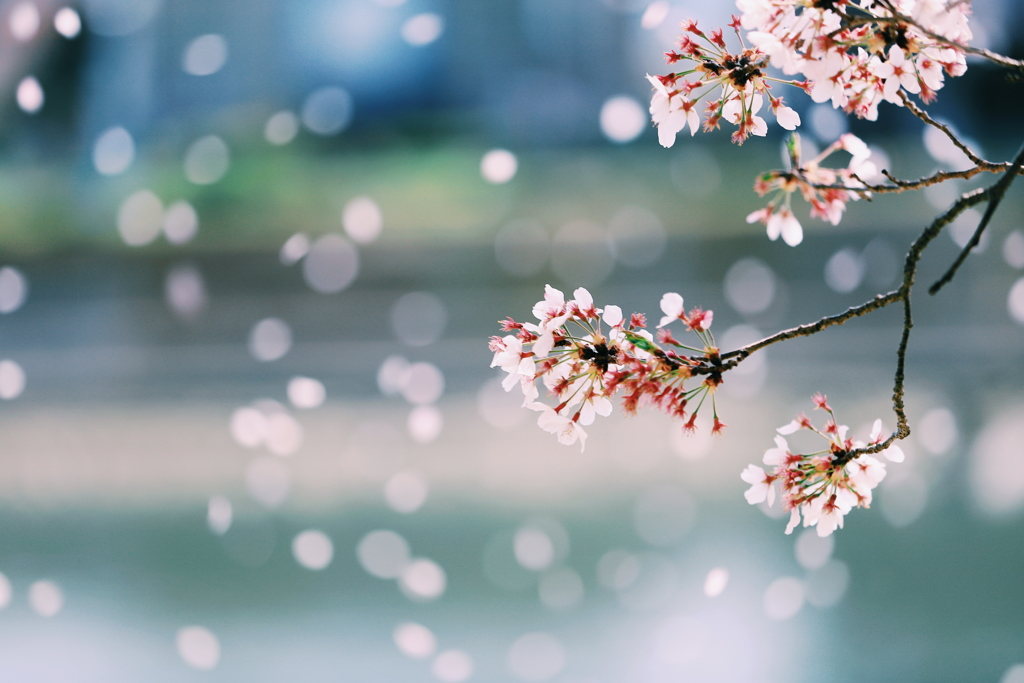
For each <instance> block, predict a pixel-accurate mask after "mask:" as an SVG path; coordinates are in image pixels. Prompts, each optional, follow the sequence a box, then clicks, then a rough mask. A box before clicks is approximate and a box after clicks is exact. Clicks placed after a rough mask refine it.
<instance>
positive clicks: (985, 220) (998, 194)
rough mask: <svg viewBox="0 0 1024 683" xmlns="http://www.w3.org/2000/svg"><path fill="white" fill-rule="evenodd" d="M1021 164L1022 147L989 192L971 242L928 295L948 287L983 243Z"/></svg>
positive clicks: (1023, 154) (1023, 152)
mask: <svg viewBox="0 0 1024 683" xmlns="http://www.w3.org/2000/svg"><path fill="white" fill-rule="evenodd" d="M1021 164H1024V146H1021V148H1020V151H1018V152H1017V158H1016V159H1014V160H1013V165H1012V166H1011V167H1010V170H1009V171H1008V172H1007V174H1006V175H1004V176H1003V177H1002V178H1000V179H999V182H998V183H996V184H995V185H993V186H992V188H991V191H990V192H989V201H988V206H987V207H985V215H983V216H982V217H981V222H980V223H978V227H977V228H976V229H975V231H974V234H973V235H972V236H971V239H970V241H968V242H967V244H966V245H965V246H964V248H963V249H962V250H961V251H960V255H959V256H958V257H957V259H956V261H954V262H953V265H951V266H950V267H949V270H947V271H946V272H945V273H944V274H943V276H942V277H940V278H939V279H938V280H936V281H935V283H934V284H933V285H932V286H931V287H929V288H928V293H929V294H931V295H933V296H934V295H935V294H937V293H938V292H939V290H940V289H942V288H943V287H944V286H946V285H947V284H948V283H949V282H950V281H951V280H952V279H953V277H954V276H956V272H957V271H958V270H959V269H960V266H961V264H963V262H964V261H965V260H967V256H968V254H970V253H971V250H972V249H974V248H975V247H976V246H978V243H979V242H981V234H982V233H983V232H985V228H986V227H988V224H989V221H991V220H992V216H993V215H994V214H995V212H996V209H997V208H998V207H999V203H1000V202H1001V201H1003V197H1004V196H1005V195H1006V191H1007V190H1008V189H1010V184H1011V183H1013V180H1014V178H1016V177H1017V173H1018V172H1019V171H1020V168H1021Z"/></svg>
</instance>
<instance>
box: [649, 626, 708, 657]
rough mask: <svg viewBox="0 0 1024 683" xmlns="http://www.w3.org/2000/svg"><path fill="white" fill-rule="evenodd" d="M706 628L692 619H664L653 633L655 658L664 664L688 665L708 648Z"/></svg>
mask: <svg viewBox="0 0 1024 683" xmlns="http://www.w3.org/2000/svg"><path fill="white" fill-rule="evenodd" d="M707 641H708V634H707V630H706V627H705V626H704V625H702V624H701V622H699V621H697V620H696V619H693V618H692V617H685V616H673V617H669V618H668V619H665V620H664V621H662V622H661V624H660V625H659V626H658V628H657V630H656V631H655V632H654V638H653V643H652V645H653V647H652V649H653V651H654V655H655V657H657V658H658V659H659V660H660V661H662V662H665V663H666V664H674V665H679V664H689V663H691V662H694V661H696V660H699V659H700V658H701V655H703V654H704V653H705V652H706V648H707V646H708V642H707Z"/></svg>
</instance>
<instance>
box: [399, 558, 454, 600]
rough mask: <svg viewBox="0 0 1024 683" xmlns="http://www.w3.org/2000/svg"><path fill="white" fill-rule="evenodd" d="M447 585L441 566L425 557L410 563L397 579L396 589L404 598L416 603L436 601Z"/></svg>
mask: <svg viewBox="0 0 1024 683" xmlns="http://www.w3.org/2000/svg"><path fill="white" fill-rule="evenodd" d="M447 584H448V579H447V577H446V576H445V573H444V570H443V569H441V566H440V565H439V564H437V563H436V562H434V561H433V560H428V559H426V558H425V557H421V558H419V559H415V560H413V561H411V562H410V563H409V564H407V565H406V566H405V568H404V569H403V570H402V574H401V575H400V576H399V577H398V587H399V588H400V589H401V590H402V593H403V594H404V595H405V597H407V598H409V599H410V600H416V601H417V602H426V601H428V600H436V599H437V598H439V597H441V595H442V594H443V593H444V589H445V587H446V586H447Z"/></svg>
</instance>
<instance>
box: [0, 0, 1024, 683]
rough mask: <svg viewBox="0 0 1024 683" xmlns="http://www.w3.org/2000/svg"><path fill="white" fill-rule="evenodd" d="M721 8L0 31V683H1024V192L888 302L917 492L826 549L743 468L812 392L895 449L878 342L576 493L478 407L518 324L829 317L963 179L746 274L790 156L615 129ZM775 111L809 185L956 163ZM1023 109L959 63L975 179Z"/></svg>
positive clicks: (313, 12) (24, 7) (373, 1)
mask: <svg viewBox="0 0 1024 683" xmlns="http://www.w3.org/2000/svg"><path fill="white" fill-rule="evenodd" d="M1020 9H1021V6H1020V4H1019V3H1017V2H1010V1H1003V2H986V3H982V4H979V5H978V6H976V7H975V12H976V15H975V17H974V20H973V23H972V28H973V29H974V32H975V37H976V40H975V44H977V45H982V46H986V47H989V48H991V49H994V50H997V51H1001V52H1003V53H1005V54H1010V55H1013V56H1016V57H1021V56H1022V54H1024V43H1022V35H1024V33H1022V22H1024V20H1022V18H1021V17H1022V14H1021V12H1020ZM732 11H734V10H733V8H732V7H731V6H730V5H728V4H727V3H718V4H712V3H696V2H688V1H683V2H665V1H664V0H658V1H655V2H648V1H647V0H543V1H542V0H492V1H491V2H486V3H479V2H468V1H464V0H305V1H302V2H300V1H298V0H252V1H251V2H246V3H239V2H225V1H213V0H211V1H209V2H201V3H200V2H184V1H182V0H88V1H85V2H81V3H79V4H73V5H70V6H67V5H65V4H63V3H60V2H53V1H51V0H32V1H25V0H15V1H11V0H6V1H3V2H0V96H2V100H0V101H2V104H0V399H2V402H0V680H3V681H17V682H28V681H104V682H114V681H138V680H145V681H183V680H218V681H221V680H222V681H241V680H266V681H309V682H314V681H335V680H358V681H435V680H440V681H446V682H452V683H458V682H459V681H464V680H478V681H555V682H556V683H615V682H619V681H623V682H626V681H628V682H633V681H643V682H647V681H650V682H652V683H653V682H662V681H665V682H668V681H691V680H692V681H782V680H786V681H820V680H829V681H863V680H871V681H885V680H894V681H897V680H898V681H963V680H977V681H1003V682H1004V683H1021V681H1024V582H1022V580H1021V579H1022V576H1024V546H1022V538H1024V515H1022V513H1024V445H1022V444H1024V391H1022V388H1021V379H1022V377H1024V277H1022V276H1024V273H1022V270H1024V226H1022V225H1021V216H1022V215H1024V214H1022V210H1024V191H1022V190H1021V188H1020V187H1014V188H1013V189H1012V190H1011V191H1010V193H1009V194H1008V196H1007V198H1006V200H1005V202H1004V204H1003V206H1002V207H1001V209H1000V211H999V213H998V214H997V216H996V218H995V220H994V221H993V223H992V225H991V227H990V230H989V232H988V235H987V237H986V239H984V240H983V241H982V245H981V248H980V249H979V250H978V253H977V254H975V255H973V256H972V257H971V258H970V259H969V260H968V261H967V263H966V265H965V267H964V269H963V270H962V272H961V273H960V274H959V275H958V277H957V279H956V281H954V283H953V284H952V285H951V286H949V287H947V288H946V289H945V290H944V291H943V292H942V293H941V294H940V295H939V296H937V297H934V298H932V297H928V296H927V294H925V293H924V291H923V290H922V291H921V292H919V293H917V294H916V297H915V300H914V303H915V307H916V308H915V310H916V321H915V322H916V326H915V328H914V334H913V336H912V338H911V343H910V351H909V356H908V384H907V404H908V412H909V414H910V419H911V425H912V427H913V429H914V433H913V435H912V436H911V438H910V439H909V440H908V441H907V443H906V445H905V447H904V450H905V451H906V452H907V455H908V457H907V460H906V462H904V463H902V464H899V465H890V467H889V474H888V477H887V478H886V480H885V481H884V482H883V483H882V485H881V487H880V489H879V490H878V492H877V496H876V503H875V504H874V505H873V506H872V508H871V509H870V510H857V511H855V512H853V513H851V514H850V515H849V516H848V518H847V528H846V529H844V530H842V531H840V532H838V533H837V534H835V535H834V536H833V537H831V538H829V539H819V538H817V536H816V535H815V534H814V532H813V530H811V531H810V532H802V531H801V530H798V531H797V532H796V533H794V535H793V536H785V535H784V534H783V528H784V525H785V520H784V519H780V518H779V513H778V512H777V511H772V510H768V509H764V510H760V509H755V508H752V507H750V506H748V505H747V504H746V503H745V501H744V500H743V498H742V492H743V490H744V488H745V487H746V485H745V484H743V482H741V481H740V479H739V472H740V471H741V470H742V469H743V468H744V467H745V466H746V465H747V464H749V463H752V462H757V461H759V459H760V457H761V454H762V453H763V452H764V450H766V449H767V448H769V447H771V446H772V445H773V444H772V437H773V435H774V429H775V427H777V426H779V425H782V424H785V423H786V422H788V421H789V420H790V419H792V417H793V416H794V415H795V414H796V413H799V412H801V411H809V410H810V401H809V397H810V395H811V394H812V393H813V392H816V391H822V392H825V393H826V394H828V396H829V398H830V402H831V403H832V405H833V406H834V407H835V408H836V410H837V412H838V416H839V418H840V420H841V421H843V422H846V423H848V424H850V426H851V428H852V429H853V430H854V431H855V433H856V435H858V436H859V437H861V438H864V437H866V436H867V433H868V431H869V429H870V424H871V422H872V421H873V420H874V419H875V418H876V417H882V418H883V420H885V421H887V422H888V424H889V426H890V427H891V426H892V422H893V419H892V414H891V408H890V403H889V395H890V393H891V383H892V374H893V370H894V362H895V348H896V343H897V341H898V336H899V323H900V318H899V312H898V311H895V310H894V311H883V312H880V313H878V314H875V315H872V316H869V317H867V318H865V319H860V320H856V321H854V322H852V323H850V324H848V325H846V326H844V327H843V328H839V329H834V330H831V331H828V332H826V333H824V334H822V335H819V336H817V337H814V338H810V339H802V340H798V341H794V342H792V343H788V344H783V345H779V346H776V347H772V348H771V349H769V350H768V351H767V352H766V353H762V354H759V355H758V356H756V357H754V358H752V359H751V360H750V361H748V362H747V363H745V364H744V365H743V366H741V368H740V369H738V370H737V371H735V372H734V373H731V374H730V375H729V376H727V377H726V382H725V384H724V385H723V387H722V391H721V394H720V396H719V403H718V405H719V410H720V412H721V414H722V417H723V419H724V421H725V422H726V423H728V424H729V428H728V429H727V431H726V434H725V435H724V436H723V437H722V438H720V439H711V438H710V437H709V436H708V434H707V428H706V426H705V428H704V429H703V430H702V431H699V432H698V433H697V434H696V435H695V436H684V435H683V434H682V431H681V427H680V425H679V424H678V423H673V422H671V421H670V420H668V419H665V418H663V417H662V416H660V415H655V414H641V415H640V416H638V417H635V418H628V419H627V418H623V417H621V415H618V414H615V415H613V416H612V417H611V418H609V419H606V420H603V421H601V422H599V423H598V424H596V425H594V427H593V428H592V429H591V430H590V434H591V436H590V440H589V441H588V443H587V449H586V452H584V453H580V452H579V451H578V450H577V448H576V447H562V446H559V445H558V444H557V443H555V442H554V439H553V437H551V435H548V434H545V433H542V432H541V431H540V430H539V429H538V428H537V427H536V425H535V419H534V414H533V413H529V412H528V411H524V410H522V409H520V408H519V405H518V404H519V401H517V400H516V398H515V397H514V396H512V395H510V394H505V393H504V392H503V391H502V390H501V387H500V377H498V375H497V374H496V373H495V371H494V370H491V369H489V368H488V364H489V362H490V353H489V352H488V351H487V339H488V337H489V336H490V335H492V334H496V333H497V332H498V327H497V324H496V321H497V320H499V319H501V318H504V317H505V316H509V315H511V316H512V317H514V318H516V319H518V320H526V319H528V318H529V316H530V309H531V306H532V304H533V303H534V302H535V301H537V300H538V299H539V298H541V295H542V293H543V286H544V284H545V283H551V284H552V285H554V286H557V287H559V288H561V289H563V290H565V291H566V293H569V292H571V291H572V290H573V289H575V288H576V287H577V286H581V285H583V286H587V287H589V288H590V291H591V292H592V293H593V294H594V298H595V300H596V303H597V304H598V305H604V304H610V303H614V304H618V305H620V306H622V307H623V309H624V310H627V311H629V310H635V311H639V312H644V313H647V314H648V315H650V316H653V315H656V314H658V309H657V306H658V301H659V299H660V297H661V295H662V294H663V293H664V292H666V291H678V292H680V293H681V294H683V296H684V297H685V299H686V302H687V304H688V305H691V306H693V305H700V306H703V307H705V308H712V309H714V311H715V324H714V328H713V329H714V331H715V332H716V335H717V336H718V340H719V341H720V342H721V344H722V346H723V347H724V348H735V347H736V346H739V345H742V344H744V343H747V342H749V341H752V340H754V339H757V338H759V337H760V336H763V335H765V334H769V333H772V332H774V331H776V330H778V329H781V328H783V327H786V326H790V325H795V324H799V323H802V322H808V321H811V320H814V319H816V318H818V317H820V316H822V315H826V314H829V313H835V312H838V311H840V310H843V309H844V308H846V307H847V306H850V305H854V304H857V303H860V302H861V301H863V300H866V299H867V298H870V297H871V296H873V295H874V294H875V293H878V292H881V291H888V289H889V288H891V287H893V286H894V285H895V283H896V282H897V278H898V276H899V273H900V272H901V264H902V255H903V253H904V252H905V250H906V248H907V245H908V244H909V242H910V241H911V240H912V239H913V238H914V236H915V235H916V234H917V233H918V232H919V231H920V230H921V229H922V227H923V226H924V225H926V224H927V223H928V222H929V221H930V219H931V217H933V216H934V215H935V214H936V213H937V212H938V211H941V210H942V209H944V208H945V207H947V206H948V205H949V204H950V203H951V202H952V201H953V200H954V199H955V197H956V195H957V194H958V193H959V192H962V191H965V190H967V189H970V188H972V187H978V186H980V185H982V184H986V183H991V182H993V181H994V178H993V177H979V178H976V179H975V180H973V181H970V182H958V183H950V184H947V185H943V186H939V187H934V188H931V189H929V191H927V192H923V193H917V194H914V195H900V196H883V197H877V198H875V199H874V200H873V201H871V202H864V201H862V202H858V203H856V204H853V205H851V206H850V207H849V209H848V211H847V215H846V217H845V218H844V220H843V222H842V224H841V225H840V226H838V227H832V226H829V225H823V224H820V223H819V222H812V221H811V220H810V219H808V218H807V215H806V210H805V209H803V208H800V209H798V210H797V214H798V216H799V217H800V219H801V221H802V222H803V224H804V229H805V231H806V233H807V237H806V239H805V241H804V243H803V244H801V245H800V246H799V247H797V248H795V249H792V248H789V247H787V246H785V245H784V244H781V243H772V242H769V241H768V240H767V238H766V237H765V236H764V233H763V229H762V228H761V227H759V226H749V225H747V224H746V223H745V221H744V218H745V216H746V215H747V214H748V213H749V212H751V211H753V210H755V209H757V208H759V207H760V206H762V205H763V204H762V202H761V200H759V199H758V197H757V196H756V195H755V194H754V193H753V191H752V189H751V186H752V183H753V179H754V178H755V177H756V175H757V174H758V173H759V172H762V171H764V170H768V169H771V168H775V167H778V166H779V165H780V164H781V163H782V157H781V153H780V152H781V135H780V131H778V129H777V128H776V127H774V126H772V130H771V132H770V133H769V136H768V138H767V139H752V140H750V141H748V142H747V143H746V144H745V145H744V146H743V147H742V148H738V147H736V146H733V145H730V144H729V142H728V135H727V134H726V133H723V132H716V133H714V134H710V135H704V134H702V135H698V136H697V137H696V138H693V139H691V138H689V136H684V137H685V139H684V137H681V138H680V139H679V141H678V142H677V144H676V145H675V146H674V147H673V148H672V149H669V150H666V149H663V148H661V147H660V146H659V145H658V143H657V136H656V133H655V131H654V130H653V128H652V127H651V126H650V124H649V121H648V118H647V113H646V110H647V100H648V98H649V96H650V89H649V84H648V83H647V81H646V79H644V77H643V76H644V74H645V73H652V74H653V73H662V72H664V71H665V67H664V65H663V62H662V58H661V54H662V52H663V51H664V50H666V49H669V47H670V46H671V44H672V42H673V40H674V38H675V36H676V32H677V26H678V22H679V21H680V20H681V19H683V18H686V17H689V16H692V17H695V18H697V19H699V20H700V22H701V25H702V26H715V25H722V24H724V23H726V22H727V21H728V15H729V14H730V12H732ZM783 94H785V95H786V98H787V102H788V103H789V104H791V105H792V106H794V107H796V108H797V109H798V110H799V111H800V113H801V116H802V117H803V120H804V125H803V126H802V135H803V139H804V144H805V146H807V147H809V148H813V147H818V148H823V147H824V146H826V145H828V144H829V143H830V142H831V141H832V140H834V139H835V138H836V137H837V136H838V135H840V134H841V133H843V132H846V131H848V130H850V131H853V132H855V133H856V134H858V135H860V136H861V137H863V138H864V139H865V141H866V142H868V144H869V145H871V147H872V149H873V152H874V160H875V161H876V162H877V163H878V165H879V166H880V167H882V168H888V169H890V170H891V171H892V172H893V173H894V174H896V175H897V176H900V177H906V178H911V177H917V176H920V175H923V174H926V173H929V172H931V171H933V170H936V169H939V168H947V169H951V168H958V167H962V166H963V164H964V159H963V157H962V156H960V154H959V153H958V152H957V151H956V150H955V149H951V147H950V145H948V144H947V143H946V142H945V140H944V139H943V138H942V137H941V136H940V135H938V136H937V135H934V134H933V133H931V132H928V131H925V130H924V129H923V126H922V125H921V124H920V122H919V121H918V120H917V119H915V118H913V117H912V116H910V115H909V114H908V113H907V112H905V111H901V110H899V109H897V108H895V107H892V106H889V105H883V107H882V112H881V116H880V121H879V122H878V123H877V124H871V125H865V124H864V122H860V121H852V120H848V119H847V118H846V117H845V116H843V115H842V114H841V113H838V112H836V111H834V110H832V109H831V108H829V107H827V106H824V105H822V106H817V105H813V104H812V103H811V102H810V101H809V99H808V98H806V97H801V93H799V92H795V93H783ZM1022 106H1024V84H1022V83H1021V82H1020V81H1019V80H1018V81H1013V80H1011V79H1008V78H1007V77H1006V74H1005V73H1004V72H1002V71H1000V70H998V69H995V68H991V67H989V66H988V65H986V64H983V63H980V62H976V61H971V62H970V68H969V70H968V72H967V74H966V75H965V76H964V77H963V78H960V79H956V80H955V81H952V82H949V83H947V85H946V87H945V88H944V89H943V90H942V91H940V92H939V98H938V101H937V103H936V104H935V106H934V107H933V108H932V111H933V113H934V114H935V115H936V116H937V117H939V118H941V119H942V120H944V121H946V122H948V123H950V124H951V125H952V126H953V127H954V128H955V129H956V130H957V131H958V132H959V133H960V134H962V135H963V136H965V137H966V138H968V139H970V140H971V141H972V143H973V144H975V145H977V148H978V149H980V150H982V151H983V153H984V155H985V156H986V158H989V159H991V160H995V161H999V160H1004V159H1006V158H1008V157H1010V156H1011V155H1012V154H1013V152H1014V151H1015V150H1016V149H1017V147H1018V146H1019V144H1020V136H1021V131H1020V120H1021V119H1020V110H1021V107H1022ZM840 156H841V155H840ZM844 163H845V158H843V159H839V160H838V161H837V162H836V165H842V164H844ZM979 218H980V214H979V213H978V212H972V211H969V212H967V214H965V217H964V218H963V219H962V220H959V221H958V222H957V223H956V224H954V225H953V226H952V228H951V230H949V235H948V236H947V235H943V236H942V237H941V239H940V240H938V241H937V242H936V243H935V245H934V246H933V247H932V248H931V249H930V250H929V252H928V255H927V256H926V259H925V261H924V263H923V264H922V271H921V274H920V277H919V283H925V284H927V283H929V282H930V281H931V280H932V279H934V278H935V277H937V276H938V275H939V274H940V273H941V272H942V271H943V270H944V269H945V267H946V266H947V265H948V263H949V262H950V261H951V260H952V259H953V258H955V255H956V254H957V253H958V251H959V249H960V245H962V244H965V243H966V241H967V239H969V237H970V235H971V233H972V231H973V229H974V226H975V225H976V224H977V221H978V219H979Z"/></svg>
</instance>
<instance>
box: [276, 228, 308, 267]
mask: <svg viewBox="0 0 1024 683" xmlns="http://www.w3.org/2000/svg"><path fill="white" fill-rule="evenodd" d="M308 253H309V238H308V237H306V234H305V233H302V232H297V233H295V234H294V235H292V236H291V237H289V238H288V239H287V240H285V243H284V244H283V245H281V251H280V253H279V254H278V258H279V259H280V261H281V264H282V265H285V266H292V265H295V264H296V263H298V262H299V260H300V259H302V257H303V256H305V255H306V254H308Z"/></svg>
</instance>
